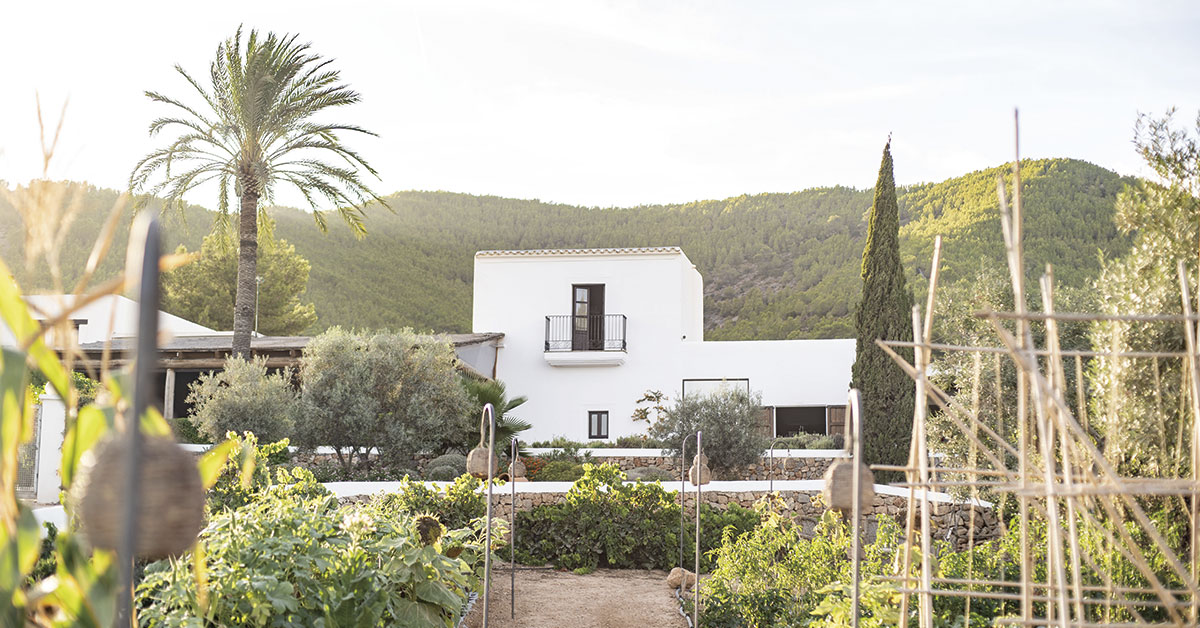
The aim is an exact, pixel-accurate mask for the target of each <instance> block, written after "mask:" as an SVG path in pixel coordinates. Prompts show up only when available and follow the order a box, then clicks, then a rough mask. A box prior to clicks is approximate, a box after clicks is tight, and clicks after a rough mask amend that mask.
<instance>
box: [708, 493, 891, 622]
mask: <svg viewBox="0 0 1200 628" xmlns="http://www.w3.org/2000/svg"><path fill="white" fill-rule="evenodd" d="M770 505H771V502H769V501H764V502H760V503H759V505H758V506H757V507H756V508H757V510H758V511H759V512H760V513H761V514H762V516H763V517H764V520H763V524H762V525H761V526H759V527H757V528H755V529H754V530H752V531H750V532H749V533H748V534H743V535H740V536H736V535H733V534H731V533H726V534H725V537H724V539H723V542H722V543H721V545H720V547H718V548H717V549H716V550H715V551H714V552H713V553H712V558H713V559H714V560H715V563H716V566H715V568H714V569H713V572H712V577H711V578H709V580H708V581H707V582H706V583H705V585H704V588H705V591H704V600H705V603H704V605H703V607H702V613H703V618H702V620H701V623H702V625H705V626H775V625H796V624H803V625H807V623H808V622H811V621H813V618H812V612H813V611H814V610H815V609H817V608H818V607H819V606H818V605H822V604H823V605H824V606H822V608H825V609H828V612H832V610H833V609H834V608H836V607H837V605H838V604H840V602H839V601H838V600H837V599H836V598H838V597H840V593H839V592H838V590H835V588H830V589H826V587H831V585H836V584H838V583H846V582H849V576H850V560H849V556H850V553H849V549H850V541H851V535H850V529H849V528H850V526H849V525H848V524H847V523H846V521H845V520H844V519H843V518H842V517H841V515H838V514H837V513H836V512H833V511H826V512H825V514H824V515H823V516H822V517H821V519H820V521H818V522H817V527H816V529H815V530H814V531H813V533H812V535H811V538H807V537H808V535H804V534H803V530H802V527H801V525H800V524H799V523H797V522H795V521H793V520H792V519H790V518H788V517H784V516H781V515H779V514H778V513H776V512H774V511H773V510H772V509H771V508H770ZM899 538H900V527H899V526H898V525H896V523H895V522H894V521H892V520H891V519H889V518H887V517H885V516H881V517H880V518H879V520H878V529H877V532H876V536H875V542H874V543H869V544H864V545H863V546H862V551H863V557H864V558H863V561H862V563H861V570H862V577H863V580H864V582H865V581H868V580H869V579H870V578H871V577H872V576H877V575H882V574H884V573H890V571H891V567H892V561H893V559H894V558H895V548H896V547H897V546H898V541H899ZM829 596H833V597H834V598H835V599H829V600H827V597H829ZM889 599H890V598H886V597H885V600H889ZM864 610H874V612H877V613H879V615H876V616H874V617H873V618H874V619H876V622H875V623H874V624H871V623H869V620H867V621H864V625H879V624H878V620H879V619H880V618H882V616H888V617H890V616H891V615H890V613H891V612H893V611H894V610H895V609H894V606H892V605H891V603H890V602H889V603H887V604H884V605H882V606H881V607H878V608H875V609H871V608H869V607H868V608H864ZM868 617H872V616H871V615H870V614H868ZM828 619H829V617H828V616H825V617H822V619H819V620H817V621H818V623H820V622H821V621H825V620H828ZM814 625H815V624H814ZM891 625H894V623H893V624H891Z"/></svg>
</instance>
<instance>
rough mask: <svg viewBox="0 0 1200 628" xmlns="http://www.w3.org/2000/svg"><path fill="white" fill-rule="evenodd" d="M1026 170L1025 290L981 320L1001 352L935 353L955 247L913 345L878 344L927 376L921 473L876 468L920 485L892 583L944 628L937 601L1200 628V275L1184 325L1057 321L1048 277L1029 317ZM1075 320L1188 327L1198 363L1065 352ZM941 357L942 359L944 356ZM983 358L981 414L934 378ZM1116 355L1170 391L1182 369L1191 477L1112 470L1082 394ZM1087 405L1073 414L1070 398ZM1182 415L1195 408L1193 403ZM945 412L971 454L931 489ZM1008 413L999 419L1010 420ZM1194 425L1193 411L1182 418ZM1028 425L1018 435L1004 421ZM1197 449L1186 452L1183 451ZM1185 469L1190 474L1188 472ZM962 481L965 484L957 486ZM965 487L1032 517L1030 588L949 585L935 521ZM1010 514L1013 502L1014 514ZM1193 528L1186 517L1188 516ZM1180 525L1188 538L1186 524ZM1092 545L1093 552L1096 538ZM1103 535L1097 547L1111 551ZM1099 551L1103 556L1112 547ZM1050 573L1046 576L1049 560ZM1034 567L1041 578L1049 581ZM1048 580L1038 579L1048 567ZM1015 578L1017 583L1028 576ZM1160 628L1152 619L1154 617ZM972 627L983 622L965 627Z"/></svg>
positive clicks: (917, 311)
mask: <svg viewBox="0 0 1200 628" xmlns="http://www.w3.org/2000/svg"><path fill="white" fill-rule="evenodd" d="M1016 153H1017V154H1016V160H1015V161H1014V163H1013V167H1012V189H1011V202H1010V199H1009V194H1010V191H1009V189H1007V188H1006V185H1005V183H1004V181H1003V179H1001V178H998V179H997V193H998V196H999V201H1000V213H1001V221H1000V224H1001V230H1002V233H1003V237H1004V246H1005V252H1006V261H1007V264H1008V268H1009V275H1010V278H1011V282H1012V286H1011V287H1012V293H1013V304H1014V307H1013V311H1011V312H994V311H990V310H989V311H983V312H978V313H977V314H976V315H977V316H979V317H980V318H982V319H984V320H986V321H988V322H989V323H990V324H991V327H992V329H993V330H994V331H995V334H996V338H997V340H998V342H996V343H993V344H992V345H991V346H967V345H953V344H945V343H934V342H932V340H931V338H930V336H931V332H932V329H933V320H934V312H935V310H936V305H937V287H938V276H939V266H940V262H941V255H942V242H941V238H940V237H938V238H937V239H936V240H935V243H934V249H933V265H932V268H931V273H930V280H929V294H928V300H927V302H926V306H925V308H924V312H922V310H921V307H920V306H914V307H913V323H912V326H913V341H912V342H906V341H905V342H901V341H877V343H878V344H879V346H880V347H881V348H882V349H883V350H884V351H885V352H886V353H888V354H889V355H890V356H891V357H892V358H893V360H895V361H896V363H897V364H898V365H899V366H900V367H901V369H902V370H903V371H904V372H906V373H907V374H908V375H909V376H910V377H912V378H913V380H914V382H915V385H916V392H917V403H916V405H915V409H914V416H913V439H912V443H911V447H910V450H909V460H908V464H907V465H906V466H903V467H897V466H890V467H888V466H882V465H880V466H876V467H875V468H877V469H891V470H901V471H904V472H905V473H906V476H907V482H906V483H905V484H904V485H903V486H907V487H908V488H909V498H908V512H907V520H906V525H905V536H904V552H903V555H902V556H903V559H902V560H901V561H900V565H899V567H898V573H897V574H896V575H895V576H894V577H892V578H890V580H892V581H894V582H896V583H898V585H899V586H900V590H901V592H903V593H904V596H903V597H902V600H903V601H902V603H901V617H905V618H907V617H909V615H910V614H909V603H910V596H913V595H915V596H916V598H917V606H916V608H917V617H918V620H919V625H920V626H921V628H932V626H933V625H934V601H935V599H937V598H943V597H944V598H950V597H955V598H965V600H964V604H965V611H964V613H963V614H964V615H967V616H969V615H970V614H971V603H972V600H975V601H977V602H978V601H979V600H994V601H1002V602H1004V603H1005V604H1007V605H1008V606H1007V609H1008V610H1009V611H1010V612H1006V613H1004V614H1002V616H1000V617H996V618H995V623H996V625H1001V624H1008V625H1019V626H1059V627H1061V628H1067V627H1068V626H1077V627H1086V626H1184V625H1188V626H1194V625H1197V623H1198V616H1197V613H1198V610H1200V609H1198V608H1197V605H1198V602H1197V600H1198V598H1200V596H1198V595H1197V594H1198V591H1200V587H1198V585H1197V580H1198V568H1200V556H1198V551H1200V545H1198V540H1200V535H1198V526H1197V521H1198V519H1200V517H1198V512H1197V506H1198V501H1197V497H1198V495H1200V457H1198V452H1200V354H1198V353H1197V333H1198V332H1197V322H1198V321H1200V315H1197V314H1196V313H1195V312H1196V310H1197V309H1200V308H1197V307H1196V306H1195V304H1194V302H1193V301H1192V298H1193V297H1192V295H1191V294H1190V289H1189V283H1188V277H1187V275H1186V272H1185V269H1184V265H1183V263H1182V262H1180V263H1179V266H1178V279H1179V288H1180V295H1181V301H1182V314H1138V313H1121V314H1115V315H1114V314H1099V313H1064V312H1058V311H1057V310H1056V309H1055V301H1054V278H1053V273H1052V269H1051V268H1050V267H1049V266H1047V268H1046V271H1045V274H1043V275H1042V277H1041V278H1040V281H1039V292H1040V294H1041V311H1029V310H1028V308H1027V307H1026V286H1025V265H1024V264H1025V260H1024V251H1023V246H1022V238H1023V227H1022V215H1023V207H1022V202H1021V171H1020V148H1019V140H1018V143H1017V151H1016ZM1035 321H1036V322H1040V323H1041V324H1042V325H1044V332H1045V333H1044V341H1043V343H1042V346H1040V347H1039V346H1035V343H1034V335H1033V331H1032V323H1033V322H1035ZM1060 321H1076V322H1090V321H1119V322H1124V323H1135V322H1154V323H1158V324H1178V325H1182V326H1183V328H1184V334H1183V335H1184V338H1185V340H1186V350H1185V351H1182V352H1180V351H1120V350H1119V347H1118V346H1116V344H1115V343H1114V346H1113V347H1112V349H1111V350H1104V349H1103V348H1098V349H1097V350H1095V351H1080V350H1065V349H1063V348H1062V347H1061V346H1060V345H1059V330H1058V324H1059V322H1060ZM901 347H904V348H912V349H913V350H914V353H913V358H914V359H913V360H912V361H911V362H909V361H908V360H907V359H905V358H904V357H902V356H901V355H899V354H898V353H897V352H896V351H895V349H896V348H901ZM935 352H937V353H936V355H935ZM955 352H961V353H967V354H970V355H971V358H970V359H971V377H972V381H973V383H972V385H971V387H970V389H969V390H968V391H966V392H968V393H969V399H970V400H969V402H963V401H961V400H960V399H959V398H957V397H954V396H952V395H951V394H949V393H947V392H946V391H944V390H942V389H941V388H939V387H938V386H937V385H935V384H934V383H933V382H932V381H930V369H931V368H933V367H936V364H935V362H934V360H935V357H936V356H941V355H946V354H949V353H955ZM989 354H990V355H993V356H995V357H994V362H993V365H992V367H993V368H992V369H991V370H992V371H993V373H994V377H995V386H994V390H993V391H992V396H993V398H994V403H995V407H996V409H997V412H996V414H997V421H999V423H998V424H996V425H989V424H988V422H987V421H985V420H983V419H982V418H981V413H980V407H981V403H983V402H981V399H983V398H984V397H986V396H987V395H988V393H989V391H988V390H986V389H985V386H984V385H983V384H982V380H983V372H984V370H985V369H984V363H983V359H984V356H986V355H989ZM1006 358H1007V359H1008V360H1010V361H1011V362H1012V363H1013V364H1014V365H1015V367H1016V387H1015V394H1014V393H1011V392H1006V391H1005V389H1004V387H1003V386H1002V385H1001V360H1003V359H1006ZM1092 358H1107V359H1114V360H1118V361H1125V362H1128V361H1131V360H1151V361H1153V364H1152V365H1151V366H1152V370H1153V373H1154V382H1155V384H1156V386H1161V383H1162V382H1161V379H1160V361H1164V360H1178V361H1180V366H1181V371H1182V373H1183V375H1182V376H1183V378H1184V380H1183V381H1182V382H1181V384H1182V388H1183V389H1184V391H1183V392H1184V396H1186V397H1187V407H1186V408H1184V409H1185V410H1186V416H1187V417H1188V418H1190V424H1189V425H1188V426H1187V429H1188V430H1190V432H1189V433H1187V434H1185V433H1184V427H1182V426H1183V424H1184V423H1185V421H1181V422H1180V424H1181V427H1180V428H1179V433H1178V435H1177V440H1178V441H1179V443H1182V439H1183V438H1184V437H1185V436H1186V437H1187V438H1188V439H1189V442H1190V449H1191V458H1190V460H1188V461H1187V468H1186V469H1185V470H1184V469H1181V472H1180V473H1179V474H1178V476H1179V477H1175V478H1144V477H1126V476H1122V475H1120V474H1119V473H1118V470H1117V469H1116V468H1115V467H1114V465H1113V464H1112V463H1111V461H1110V460H1109V459H1108V458H1106V456H1105V455H1104V452H1103V451H1102V449H1101V447H1100V445H1098V444H1097V439H1096V438H1095V437H1094V436H1093V433H1092V431H1091V429H1090V426H1089V419H1088V416H1087V411H1088V404H1087V401H1086V399H1085V396H1084V395H1085V389H1084V385H1083V377H1084V366H1083V360H1084V359H1092ZM1065 360H1070V361H1071V364H1070V367H1073V369H1074V375H1075V385H1074V387H1073V388H1074V390H1072V391H1068V384H1067V379H1066V372H1067V368H1068V367H1067V366H1066V365H1067V362H1066V361H1065ZM1069 399H1070V400H1071V401H1074V403H1071V401H1069ZM1180 403H1181V407H1182V404H1183V399H1182V398H1181V400H1180ZM931 404H932V405H933V406H936V407H937V408H939V409H940V410H941V411H942V414H941V416H942V418H943V419H944V420H945V421H947V422H948V423H949V424H950V425H952V426H953V427H954V429H955V430H956V431H957V432H958V433H959V434H960V435H961V436H962V438H963V439H965V441H966V443H967V445H968V452H967V454H966V460H965V465H964V466H962V467H954V468H948V469H947V468H943V469H938V471H939V472H940V473H939V475H938V477H937V478H936V479H932V478H931V469H930V449H931V447H935V446H936V443H932V442H930V438H929V432H928V429H927V428H928V422H929V421H928V419H929V416H928V408H929V407H930V405H931ZM1162 404H1163V402H1162V398H1161V394H1156V395H1155V408H1156V412H1157V417H1158V420H1159V421H1162V416H1163V415H1162ZM1002 408H1003V409H1004V412H1003V413H1002V412H1000V410H1001V409H1002ZM1181 416H1184V413H1181ZM1005 420H1011V421H1016V423H1015V424H1012V423H1010V424H1009V426H1010V427H1015V428H1016V429H1015V437H1012V438H1008V437H1006V434H1007V433H1008V430H1007V429H1006V428H1005V426H1004V423H1003V421H1005ZM1177 450H1179V451H1182V448H1181V445H1180V448H1179V449H1177ZM1181 466H1182V465H1181ZM947 475H950V476H953V477H955V478H962V479H950V480H947V479H943V478H945V476H947ZM946 488H957V489H960V490H964V489H965V490H967V491H969V494H970V497H971V498H972V500H973V503H979V502H978V500H979V499H980V491H982V490H986V491H989V493H990V494H991V495H995V496H999V497H1000V503H1001V504H1002V505H1003V504H1007V503H1015V504H1016V506H1017V512H1016V514H1015V515H1014V516H1012V517H1011V519H1010V520H1009V521H1005V516H1006V515H1005V514H1004V513H1003V512H1001V513H1000V520H1001V525H1005V524H1011V525H1015V526H1017V527H1018V528H1019V530H1018V532H1019V539H1020V551H1019V554H1020V555H1019V556H1014V557H1013V559H1014V562H1016V563H1017V564H1018V566H1019V571H1020V573H1019V579H1016V580H994V579H987V578H981V577H976V571H975V569H976V565H975V563H974V554H973V553H972V554H969V555H968V559H967V560H968V562H967V565H968V566H967V572H966V576H965V577H957V578H949V577H940V576H939V577H935V574H934V569H933V563H934V560H932V556H933V553H934V548H933V544H932V539H931V532H930V530H931V525H932V518H933V513H932V512H931V510H930V503H929V499H928V491H929V490H931V489H933V490H943V489H946ZM1163 498H1170V499H1178V500H1179V503H1180V504H1181V505H1182V508H1181V510H1182V511H1184V512H1186V513H1187V515H1186V521H1182V522H1180V521H1176V522H1174V523H1176V524H1179V523H1183V524H1185V525H1184V526H1183V527H1184V528H1185V529H1186V532H1185V533H1184V534H1183V535H1182V539H1180V537H1178V536H1177V537H1176V538H1175V540H1176V542H1175V544H1174V545H1173V544H1172V543H1170V542H1169V541H1168V538H1167V537H1168V534H1167V531H1166V530H1164V529H1163V528H1164V526H1165V523H1164V522H1162V521H1156V520H1154V519H1153V518H1152V516H1151V513H1150V512H1148V509H1147V499H1163ZM1001 507H1003V506H1001ZM1180 518H1184V517H1183V516H1181V517H1180ZM1035 527H1036V528H1039V529H1042V530H1044V538H1040V537H1039V538H1036V539H1035V538H1034V537H1035V533H1034V532H1035V530H1034V529H1035ZM1177 529H1178V527H1177ZM1085 537H1086V538H1087V539H1091V542H1088V543H1085V542H1084V541H1083V539H1084V538H1085ZM1097 539H1098V540H1097ZM977 542H978V540H977V539H976V538H975V509H974V508H972V509H971V512H970V523H969V526H968V532H967V547H968V548H974V547H975V546H976V545H977ZM917 544H919V547H920V553H921V555H922V556H924V557H925V558H923V559H921V560H920V565H919V566H918V565H913V551H912V550H913V548H914V546H915V545H917ZM1097 544H1099V545H1097ZM1116 560H1121V561H1123V564H1124V565H1125V566H1126V567H1127V568H1128V569H1131V570H1132V572H1133V573H1134V574H1135V577H1136V580H1137V582H1138V584H1137V586H1131V585H1130V584H1129V583H1128V582H1119V581H1117V580H1116V579H1115V575H1114V573H1113V564H1114V561H1116ZM1035 561H1037V562H1036V564H1035ZM1035 567H1036V568H1037V569H1035ZM1039 569H1040V571H1041V573H1042V574H1043V576H1042V577H1040V578H1039V577H1038V575H1037V574H1038V571H1039ZM1013 575H1014V576H1016V574H1013ZM1147 616H1150V617H1147ZM964 623H965V625H970V623H969V622H964Z"/></svg>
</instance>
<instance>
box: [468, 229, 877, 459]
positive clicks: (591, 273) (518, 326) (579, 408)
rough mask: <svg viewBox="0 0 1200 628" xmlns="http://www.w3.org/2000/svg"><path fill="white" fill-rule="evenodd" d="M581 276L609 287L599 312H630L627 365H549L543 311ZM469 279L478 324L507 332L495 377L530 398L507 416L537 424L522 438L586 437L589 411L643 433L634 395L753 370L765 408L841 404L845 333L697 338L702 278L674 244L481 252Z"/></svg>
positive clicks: (563, 302)
mask: <svg viewBox="0 0 1200 628" xmlns="http://www.w3.org/2000/svg"><path fill="white" fill-rule="evenodd" d="M588 283H597V284H604V285H605V313H607V314H624V315H625V316H626V317H627V336H626V340H627V351H626V352H625V354H624V356H623V358H624V360H623V363H621V364H620V365H614V366H551V365H550V364H548V363H547V361H546V359H545V352H544V346H545V345H544V343H545V317H546V316H547V315H565V314H570V313H571V306H572V295H571V286H572V284H588ZM474 286H475V293H474V294H475V298H474V306H473V308H474V311H473V327H474V331H476V332H492V331H497V332H503V333H504V334H505V336H504V341H503V345H502V346H501V348H500V349H499V354H498V357H497V377H498V378H499V379H500V380H502V381H504V382H505V384H507V386H508V390H509V393H510V394H511V395H526V396H528V397H529V401H528V402H527V403H526V404H525V405H523V406H521V407H520V408H519V409H518V410H517V411H516V412H515V413H514V414H516V415H517V416H519V417H520V418H522V419H524V420H526V421H529V422H530V423H532V424H533V429H531V430H530V431H529V432H526V433H525V437H526V439H527V440H542V439H548V438H551V437H554V436H565V437H567V438H571V439H575V440H587V439H588V425H587V418H588V412H589V411H595V410H607V411H608V413H609V434H608V435H609V440H613V439H615V438H617V437H619V436H623V435H628V434H637V433H641V432H644V431H645V424H644V423H635V422H634V421H633V419H632V414H633V411H634V409H635V408H636V407H637V405H636V401H637V399H638V398H639V397H641V395H642V394H643V393H644V392H645V391H647V390H661V391H662V392H664V393H666V394H667V395H668V396H669V397H671V398H674V397H675V396H676V395H677V394H678V393H679V392H680V390H681V387H682V382H683V380H684V379H702V378H749V379H750V388H751V390H754V391H761V392H762V394H763V404H764V405H772V406H793V405H797V406H798V405H842V404H844V403H845V402H846V392H847V390H848V386H849V381H850V367H851V364H852V363H853V361H854V341H853V340H789V341H761V342H703V341H702V338H703V283H702V280H701V278H700V274H699V273H698V272H697V271H696V270H695V267H694V266H693V265H692V263H691V261H690V260H688V259H687V256H686V255H684V253H683V252H682V251H680V250H679V249H649V250H647V249H639V250H632V251H631V250H627V249H623V250H617V251H612V250H601V251H549V252H545V251H543V252H530V251H525V252H500V253H497V252H481V253H479V254H477V255H476V258H475V280H474ZM606 353H607V352H606ZM605 357H609V358H611V357H613V356H605Z"/></svg>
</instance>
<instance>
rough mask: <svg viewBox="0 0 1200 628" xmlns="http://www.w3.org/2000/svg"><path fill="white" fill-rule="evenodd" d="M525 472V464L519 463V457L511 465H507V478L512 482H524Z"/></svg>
mask: <svg viewBox="0 0 1200 628" xmlns="http://www.w3.org/2000/svg"><path fill="white" fill-rule="evenodd" d="M525 471H526V469H525V463H524V462H521V458H520V456H518V457H517V458H516V459H514V460H513V461H512V464H510V465H508V477H510V478H512V479H513V481H516V482H520V481H521V480H524V479H525Z"/></svg>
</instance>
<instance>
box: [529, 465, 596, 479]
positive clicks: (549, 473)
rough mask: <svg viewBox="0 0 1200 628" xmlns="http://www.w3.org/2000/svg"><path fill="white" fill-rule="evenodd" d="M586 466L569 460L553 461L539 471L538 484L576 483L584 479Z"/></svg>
mask: <svg viewBox="0 0 1200 628" xmlns="http://www.w3.org/2000/svg"><path fill="white" fill-rule="evenodd" d="M583 473H584V465H581V464H579V463H576V462H571V461H568V460H553V461H551V462H547V463H546V466H545V467H543V468H542V470H541V471H538V474H537V478H536V481H538V482H574V481H575V480H578V479H579V478H581V477H583Z"/></svg>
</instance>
